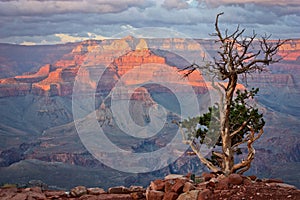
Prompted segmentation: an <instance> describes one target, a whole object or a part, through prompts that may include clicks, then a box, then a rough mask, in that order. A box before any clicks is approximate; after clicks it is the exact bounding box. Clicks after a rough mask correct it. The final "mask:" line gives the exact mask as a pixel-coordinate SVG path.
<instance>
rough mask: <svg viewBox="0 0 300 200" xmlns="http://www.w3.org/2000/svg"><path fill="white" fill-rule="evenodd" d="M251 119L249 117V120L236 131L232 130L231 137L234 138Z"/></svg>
mask: <svg viewBox="0 0 300 200" xmlns="http://www.w3.org/2000/svg"><path fill="white" fill-rule="evenodd" d="M249 121H250V119H248V120H247V121H244V122H243V123H242V125H241V126H240V127H239V128H238V129H236V130H235V131H234V132H232V133H231V134H230V137H231V138H233V136H235V135H236V134H238V133H239V132H240V131H241V130H243V129H244V128H245V127H246V126H247V124H248V123H249Z"/></svg>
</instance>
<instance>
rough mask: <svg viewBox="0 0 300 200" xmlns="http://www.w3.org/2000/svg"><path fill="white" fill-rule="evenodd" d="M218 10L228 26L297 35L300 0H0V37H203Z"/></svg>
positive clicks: (208, 31)
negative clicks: (133, 33)
mask: <svg viewBox="0 0 300 200" xmlns="http://www.w3.org/2000/svg"><path fill="white" fill-rule="evenodd" d="M220 12H224V13H225V14H224V15H223V16H222V17H221V19H220V22H221V26H222V27H224V28H225V27H226V28H228V29H229V30H233V29H235V27H236V25H237V24H240V25H241V27H242V28H247V30H249V32H252V30H255V31H256V32H258V33H272V34H273V36H274V37H299V33H300V26H299V23H300V16H299V15H300V14H299V13H300V3H298V1H295V0H290V1H283V0H278V1H277V3H276V2H275V3H274V2H273V1H270V0H265V1H259V0H251V1H250V0H243V1H241V0H220V1H213V0H203V1H202V0H144V1H141V0H127V1H121V0H97V1H88V0H81V1H70V0H63V1H58V0H52V1H42V0H41V1H36V0H33V1H25V0H18V1H3V0H2V1H1V0H0V16H1V17H0V28H1V32H0V42H5V41H7V42H12V41H16V42H17V41H19V40H22V39H18V37H24V38H26V39H28V38H31V42H34V40H35V38H36V41H41V38H42V37H43V36H44V37H45V38H46V40H47V38H49V39H51V41H53V40H55V39H58V41H57V42H59V41H60V37H56V36H53V35H55V34H67V35H70V36H76V37H85V36H86V35H91V34H90V33H92V34H98V35H102V36H105V37H111V36H113V35H115V34H118V33H119V32H121V31H124V30H128V29H130V28H142V27H164V28H170V29H174V30H176V31H179V32H183V33H184V34H187V35H189V36H191V37H197V38H202V37H205V38H207V37H208V36H209V34H210V33H212V32H213V28H214V27H213V23H214V20H215V16H216V14H217V13H220Z"/></svg>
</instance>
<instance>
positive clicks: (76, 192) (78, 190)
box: [70, 186, 87, 197]
mask: <svg viewBox="0 0 300 200" xmlns="http://www.w3.org/2000/svg"><path fill="white" fill-rule="evenodd" d="M84 194H87V189H86V187H85V186H77V187H74V188H72V189H71V191H70V195H71V196H73V197H80V196H82V195H84Z"/></svg>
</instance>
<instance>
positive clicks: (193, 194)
mask: <svg viewBox="0 0 300 200" xmlns="http://www.w3.org/2000/svg"><path fill="white" fill-rule="evenodd" d="M199 192H200V190H192V191H189V192H185V193H182V194H180V195H179V197H178V198H177V200H194V199H197V198H198V194H199Z"/></svg>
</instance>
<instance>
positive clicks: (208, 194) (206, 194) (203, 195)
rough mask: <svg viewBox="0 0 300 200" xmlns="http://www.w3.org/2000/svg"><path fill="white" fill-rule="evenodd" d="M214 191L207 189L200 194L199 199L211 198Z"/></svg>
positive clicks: (206, 199)
mask: <svg viewBox="0 0 300 200" xmlns="http://www.w3.org/2000/svg"><path fill="white" fill-rule="evenodd" d="M211 196H212V191H211V190H209V189H205V190H203V191H201V192H199V194H198V200H208V199H211Z"/></svg>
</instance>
